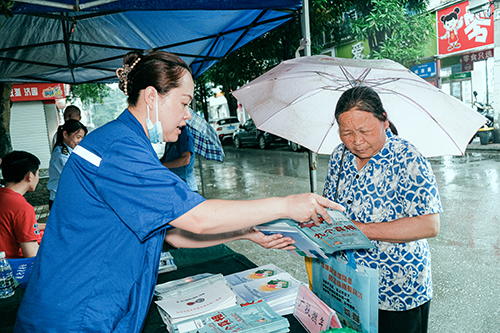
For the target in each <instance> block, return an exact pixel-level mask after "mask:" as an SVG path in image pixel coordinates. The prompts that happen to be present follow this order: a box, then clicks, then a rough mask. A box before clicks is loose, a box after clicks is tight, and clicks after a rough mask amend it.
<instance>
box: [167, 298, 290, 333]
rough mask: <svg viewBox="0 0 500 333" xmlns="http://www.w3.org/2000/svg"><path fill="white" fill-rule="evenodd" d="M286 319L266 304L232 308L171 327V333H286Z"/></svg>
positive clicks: (287, 326) (287, 328)
mask: <svg viewBox="0 0 500 333" xmlns="http://www.w3.org/2000/svg"><path fill="white" fill-rule="evenodd" d="M289 331H290V329H289V323H288V320H287V319H286V318H283V317H281V316H280V315H278V314H277V313H276V312H275V311H273V309H272V308H271V307H270V306H269V305H268V304H267V303H266V302H260V303H255V304H250V305H247V306H239V305H237V306H233V307H230V308H227V309H224V310H217V311H214V312H210V313H208V314H205V315H201V316H198V317H196V318H192V319H189V320H186V321H183V322H179V323H176V324H174V325H173V332H172V333H220V332H238V333H250V332H251V333H260V332H270V333H286V332H289Z"/></svg>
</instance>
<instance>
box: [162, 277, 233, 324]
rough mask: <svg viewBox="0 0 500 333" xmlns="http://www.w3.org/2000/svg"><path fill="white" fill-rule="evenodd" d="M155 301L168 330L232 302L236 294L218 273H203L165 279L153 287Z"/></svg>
mask: <svg viewBox="0 0 500 333" xmlns="http://www.w3.org/2000/svg"><path fill="white" fill-rule="evenodd" d="M155 294H156V295H157V297H158V299H159V300H158V301H156V304H157V305H158V311H159V312H160V316H161V317H162V320H163V322H164V323H165V325H166V326H167V330H168V331H169V332H173V325H175V324H177V323H179V322H182V321H186V320H190V319H192V318H195V317H198V316H201V315H205V314H207V313H212V312H214V311H217V310H219V311H220V310H223V309H226V308H229V307H232V306H235V305H238V303H237V302H236V295H235V294H234V293H233V292H232V291H231V288H229V286H228V285H227V283H226V280H225V279H224V276H222V274H216V275H211V274H206V275H203V276H195V277H192V278H185V279H181V280H176V281H171V282H167V283H166V284H163V285H158V286H157V287H156V288H155Z"/></svg>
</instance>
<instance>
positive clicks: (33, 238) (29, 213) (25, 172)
mask: <svg viewBox="0 0 500 333" xmlns="http://www.w3.org/2000/svg"><path fill="white" fill-rule="evenodd" d="M39 166H40V160H39V159H38V158H37V157H36V156H35V155H33V154H30V153H28V152H25V151H13V152H10V153H8V154H7V155H5V156H4V158H3V160H2V164H1V165H0V167H1V169H2V176H3V179H4V181H5V183H6V184H5V187H0V249H1V251H5V254H6V257H7V258H12V259H16V258H29V257H34V256H36V253H37V251H38V244H39V243H40V240H41V235H40V229H39V227H38V222H37V220H36V215H35V209H34V208H33V206H31V205H30V204H29V203H28V202H27V201H26V199H25V198H24V194H25V193H26V192H33V191H34V190H35V188H36V186H37V184H38V179H39V178H38V177H39V170H38V168H39Z"/></svg>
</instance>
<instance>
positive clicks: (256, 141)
mask: <svg viewBox="0 0 500 333" xmlns="http://www.w3.org/2000/svg"><path fill="white" fill-rule="evenodd" d="M287 142H288V141H287V140H285V139H283V138H280V137H279V136H276V135H273V134H271V133H268V132H263V131H261V130H259V129H257V127H256V126H255V123H254V122H253V120H252V119H248V120H247V121H246V122H245V123H244V124H243V125H240V128H239V129H237V130H236V132H234V134H233V143H234V146H235V147H236V148H240V147H241V146H243V145H249V146H259V148H260V149H265V148H267V147H268V146H269V144H271V143H284V144H287Z"/></svg>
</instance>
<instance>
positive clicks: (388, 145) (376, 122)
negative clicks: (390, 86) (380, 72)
mask: <svg viewBox="0 0 500 333" xmlns="http://www.w3.org/2000/svg"><path fill="white" fill-rule="evenodd" d="M335 118H336V120H337V122H338V126H339V135H340V139H341V140H342V144H340V145H339V146H338V147H337V148H336V149H335V150H334V151H333V153H332V155H331V158H330V163H329V168H328V172H327V178H326V183H325V188H324V196H325V197H326V198H330V199H336V202H338V203H340V204H341V205H343V206H344V207H345V208H346V215H347V216H348V217H349V218H350V219H351V220H353V221H354V223H355V224H356V226H357V227H358V228H359V229H360V230H361V231H362V232H363V233H364V234H365V235H366V236H367V237H368V238H369V239H370V240H372V243H373V244H374V245H375V248H374V249H370V250H357V251H354V256H355V259H356V262H357V264H359V265H365V266H368V267H372V268H378V269H379V272H380V279H379V332H380V333H384V332H387V333H397V332H401V333H411V332H419V333H421V332H426V331H427V323H428V315H429V305H430V300H431V297H432V281H431V256H430V252H429V245H428V244H427V241H426V238H431V237H435V236H436V235H437V234H438V232H439V224H440V221H439V213H440V212H441V211H442V208H441V202H440V199H439V194H438V188H437V185H436V180H435V177H434V174H433V173H432V170H431V166H430V165H429V162H428V161H427V159H426V158H425V157H424V156H422V154H420V152H419V151H418V150H417V149H416V148H415V147H414V146H413V145H412V144H411V143H409V142H408V141H406V140H404V139H402V138H400V137H398V136H396V135H395V134H394V133H393V131H394V127H392V124H390V122H389V120H388V118H387V113H386V111H385V110H384V108H383V106H382V102H381V100H380V98H379V96H378V95H377V93H376V92H375V91H374V90H373V89H371V88H369V87H365V86H359V87H354V88H351V89H349V90H347V91H346V92H344V94H343V95H342V96H341V97H340V99H339V101H338V103H337V107H336V110H335ZM390 127H392V128H393V130H392V131H391V129H390Z"/></svg>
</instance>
